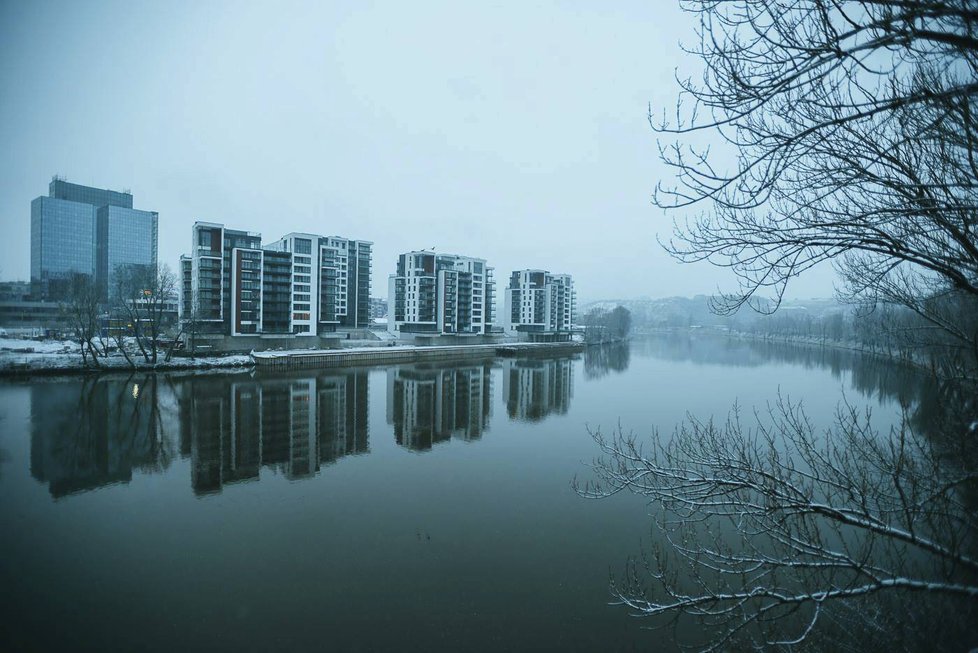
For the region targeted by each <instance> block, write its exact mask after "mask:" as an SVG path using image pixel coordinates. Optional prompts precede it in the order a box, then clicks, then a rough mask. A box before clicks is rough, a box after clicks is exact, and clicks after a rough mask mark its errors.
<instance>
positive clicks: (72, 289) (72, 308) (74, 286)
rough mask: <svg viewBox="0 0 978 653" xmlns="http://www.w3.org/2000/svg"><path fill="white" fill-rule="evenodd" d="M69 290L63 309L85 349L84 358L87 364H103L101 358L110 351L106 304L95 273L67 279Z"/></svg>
mask: <svg viewBox="0 0 978 653" xmlns="http://www.w3.org/2000/svg"><path fill="white" fill-rule="evenodd" d="M67 290H68V293H67V297H68V299H66V300H65V301H63V302H61V304H60V308H61V312H62V314H63V315H64V316H65V319H66V320H67V322H68V325H69V327H70V328H71V330H72V332H73V334H74V339H75V340H76V341H77V342H78V344H79V346H80V348H81V356H82V361H83V362H84V364H85V365H86V366H88V365H89V364H91V365H92V366H94V367H102V363H101V362H100V361H99V358H104V357H105V355H106V353H107V351H106V347H105V342H104V341H103V340H102V335H101V333H102V330H101V320H102V315H103V314H104V308H105V307H104V304H103V303H102V301H101V296H100V294H99V291H98V287H97V286H96V284H95V282H94V280H93V279H92V277H91V275H87V274H73V275H71V276H70V277H69V278H68V279H67Z"/></svg>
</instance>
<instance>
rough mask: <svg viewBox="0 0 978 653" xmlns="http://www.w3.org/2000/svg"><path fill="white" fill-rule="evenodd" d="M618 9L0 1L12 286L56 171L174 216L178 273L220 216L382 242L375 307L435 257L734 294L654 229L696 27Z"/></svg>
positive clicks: (1, 259)
mask: <svg viewBox="0 0 978 653" xmlns="http://www.w3.org/2000/svg"><path fill="white" fill-rule="evenodd" d="M463 4H464V5H465V6H464V7H463V6H460V5H463ZM609 4H611V3H602V2H558V3H546V4H544V3H531V2H508V3H492V4H490V3H450V2H445V3H424V2H416V1H412V2H387V3H381V2H375V3H371V2H356V3H353V2H350V3H340V2H315V3H312V2H311V3H308V4H305V3H295V4H292V3H283V2H276V3H274V5H273V4H272V3H261V4H259V3H247V2H226V3H221V2H188V3H181V2H173V1H167V2H160V3H149V2H141V1H132V0H130V1H127V2H100V3H96V2H62V3H57V2H44V1H41V2H29V1H26V0H23V1H18V2H9V1H6V0H0V48H2V49H0V146H2V151H3V158H2V162H0V221H2V224H3V227H4V228H3V234H4V236H3V238H2V239H0V277H2V278H3V279H26V278H28V277H29V273H30V247H29V244H30V202H31V200H32V199H33V198H34V197H37V196H39V195H45V194H47V186H48V182H49V181H50V178H51V176H52V175H53V174H60V175H64V176H65V177H67V179H68V180H69V181H73V182H76V183H81V184H88V185H93V186H98V187H107V188H114V189H123V188H128V189H131V191H132V193H133V195H134V206H135V208H139V209H146V210H153V211H158V212H159V214H160V241H159V248H160V249H159V251H160V260H161V261H162V262H166V263H169V264H170V265H171V266H172V267H174V268H176V265H177V260H178V258H179V256H180V254H182V253H185V252H188V251H189V248H190V226H191V225H192V224H193V222H194V221H195V220H207V221H214V222H223V223H225V224H227V225H228V226H229V227H234V228H242V229H248V230H251V231H259V232H261V233H262V235H263V237H264V239H265V241H266V242H271V241H272V240H276V239H277V238H279V237H280V236H281V235H283V234H284V233H287V232H290V231H308V232H313V233H322V234H326V235H340V236H347V237H351V238H362V239H367V240H371V241H373V242H374V243H375V245H374V267H373V294H374V295H375V296H386V294H387V275H388V274H389V273H390V272H392V271H393V269H394V265H395V261H396V257H397V254H398V253H400V252H403V251H407V250H411V249H421V248H430V247H435V248H436V251H445V252H453V253H460V254H468V255H473V256H482V257H485V258H487V259H488V260H489V264H490V265H493V266H495V268H496V276H497V280H499V281H501V282H504V281H505V278H506V276H507V275H508V272H509V271H510V270H512V269H515V268H524V267H540V268H546V269H549V270H552V271H554V272H569V273H571V274H573V275H574V277H575V281H576V283H577V288H578V294H579V298H580V299H581V300H583V301H587V300H590V299H599V298H631V297H637V296H651V297H662V296H669V295H691V294H697V293H711V292H713V291H715V290H716V288H717V285H718V284H721V285H723V286H725V287H730V286H731V284H732V279H731V278H730V277H729V273H727V272H726V271H722V270H717V269H714V268H712V267H710V266H708V265H701V266H682V265H679V264H677V263H675V262H674V261H673V260H672V259H670V258H669V257H668V255H666V254H665V253H664V252H663V251H662V250H661V248H660V247H659V245H658V244H657V243H656V239H655V237H656V234H657V233H658V234H661V235H668V233H669V231H670V228H671V218H670V217H667V216H664V215H663V213H662V211H660V210H659V209H656V208H655V207H653V206H652V205H651V203H650V195H651V191H652V189H653V187H654V185H655V182H656V181H657V179H658V178H659V177H660V176H662V175H664V174H667V172H666V171H665V170H664V168H663V166H662V165H661V164H660V163H659V162H658V159H657V150H656V140H655V135H654V134H653V133H652V132H651V130H650V129H649V127H648V124H647V122H646V113H647V105H648V103H649V102H652V103H653V106H656V107H671V106H674V102H675V93H676V89H675V84H674V82H673V77H674V72H675V70H676V69H677V67H679V68H680V70H681V72H684V71H685V72H691V71H693V70H694V68H693V67H692V66H694V65H695V62H694V61H691V60H685V59H683V58H681V57H680V53H679V50H678V47H677V44H678V41H679V39H681V38H685V39H687V40H689V39H691V38H692V24H691V22H690V20H689V18H688V17H686V16H684V15H683V14H682V13H681V12H680V11H679V10H678V8H677V7H676V6H675V3H674V2H672V1H670V0H645V1H644V2H634V3H629V2H616V3H614V4H615V8H610V7H609V6H608V5H609ZM831 282H832V277H831V274H830V271H829V270H825V271H823V272H821V273H817V274H813V275H811V276H809V277H808V278H805V279H802V280H801V283H799V284H798V285H797V286H796V288H795V289H794V292H793V293H792V294H793V295H794V296H827V295H829V294H831V291H832V283H831Z"/></svg>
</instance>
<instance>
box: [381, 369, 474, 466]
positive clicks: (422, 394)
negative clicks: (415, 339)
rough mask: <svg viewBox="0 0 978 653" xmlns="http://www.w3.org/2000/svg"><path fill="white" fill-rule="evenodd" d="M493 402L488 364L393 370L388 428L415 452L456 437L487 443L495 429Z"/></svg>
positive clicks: (389, 379) (389, 373)
mask: <svg viewBox="0 0 978 653" xmlns="http://www.w3.org/2000/svg"><path fill="white" fill-rule="evenodd" d="M491 398H492V377H491V374H490V364H488V363H482V362H480V363H474V364H469V365H459V364H457V363H456V364H452V366H451V367H448V366H440V365H420V364H419V365H402V366H399V367H393V368H389V369H388V370H387V423H388V424H391V425H393V427H394V439H395V440H396V442H397V444H399V445H401V446H402V447H407V448H408V449H411V450H414V451H426V450H428V449H431V447H432V446H434V445H435V444H436V443H438V442H445V441H447V440H450V439H452V438H455V439H460V440H476V439H478V438H481V437H482V434H483V433H484V432H485V431H486V430H488V428H489V417H490V415H491V413H492V400H491Z"/></svg>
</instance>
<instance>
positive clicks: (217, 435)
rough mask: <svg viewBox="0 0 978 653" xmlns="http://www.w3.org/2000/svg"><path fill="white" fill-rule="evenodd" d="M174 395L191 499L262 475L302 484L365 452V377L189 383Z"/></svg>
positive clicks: (359, 373) (334, 374)
mask: <svg viewBox="0 0 978 653" xmlns="http://www.w3.org/2000/svg"><path fill="white" fill-rule="evenodd" d="M180 396H181V404H182V410H181V413H182V415H183V416H184V418H183V419H182V420H181V451H182V452H183V453H184V455H189V456H190V459H191V485H192V486H193V489H194V492H196V493H197V494H207V493H212V492H218V491H220V490H221V488H222V487H223V486H224V485H226V484H228V483H235V482H240V481H248V480H256V479H258V478H259V474H260V471H261V469H262V468H272V469H274V470H275V471H277V472H280V473H283V474H284V475H285V476H286V477H287V478H289V479H300V478H305V477H308V476H312V475H315V474H316V473H317V472H318V471H319V470H320V467H321V466H322V465H325V464H330V463H333V462H335V461H337V460H339V459H340V458H342V457H343V456H347V455H351V454H358V453H366V452H367V451H368V450H369V444H368V419H367V410H368V391H367V372H366V371H365V370H343V371H332V370H331V371H327V372H323V373H320V374H318V375H317V376H315V377H303V378H296V377H291V376H290V377H280V378H275V377H271V378H265V377H263V378H261V379H252V378H247V379H245V380H237V379H236V378H235V377H227V378H225V379H216V378H213V377H203V378H201V379H200V381H199V382H198V381H195V380H194V379H193V378H190V379H189V380H187V381H185V382H183V383H181V384H180Z"/></svg>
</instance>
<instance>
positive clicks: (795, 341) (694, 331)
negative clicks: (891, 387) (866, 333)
mask: <svg viewBox="0 0 978 653" xmlns="http://www.w3.org/2000/svg"><path fill="white" fill-rule="evenodd" d="M670 333H672V334H675V333H688V334H690V335H704V336H709V337H711V338H715V337H726V338H731V339H734V340H740V341H743V342H776V343H784V344H789V345H796V346H800V347H811V348H828V349H837V350H841V351H850V352H853V353H857V354H862V355H864V356H872V357H875V358H880V359H883V360H886V361H888V362H891V363H895V364H898V365H906V366H908V367H912V368H914V369H917V370H922V371H925V372H931V371H933V367H932V365H931V364H930V361H929V360H928V359H927V358H926V357H924V356H912V355H910V354H909V353H908V352H893V351H886V350H883V349H876V348H870V347H865V346H862V345H860V344H859V343H857V342H854V341H852V340H828V339H823V338H810V337H802V336H793V335H775V334H769V333H753V332H747V331H730V330H728V329H712V328H695V327H694V328H689V327H673V328H664V329H650V330H647V331H643V332H642V335H656V334H670Z"/></svg>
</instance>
